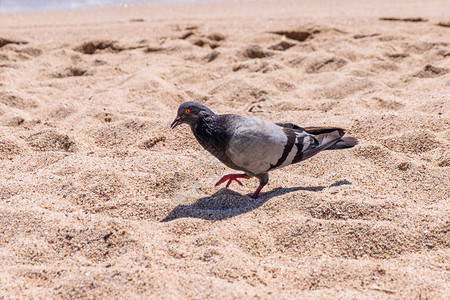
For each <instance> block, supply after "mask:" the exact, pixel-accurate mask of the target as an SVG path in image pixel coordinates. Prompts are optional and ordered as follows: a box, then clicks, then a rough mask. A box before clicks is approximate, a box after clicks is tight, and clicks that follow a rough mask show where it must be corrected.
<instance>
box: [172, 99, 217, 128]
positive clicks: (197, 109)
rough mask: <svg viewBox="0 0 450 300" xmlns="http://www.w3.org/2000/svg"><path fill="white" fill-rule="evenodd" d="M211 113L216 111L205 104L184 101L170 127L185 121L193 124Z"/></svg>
mask: <svg viewBox="0 0 450 300" xmlns="http://www.w3.org/2000/svg"><path fill="white" fill-rule="evenodd" d="M211 115H214V113H213V112H212V111H211V110H210V109H209V108H207V107H206V106H204V105H203V104H200V103H198V102H194V101H189V102H184V103H183V104H181V105H180V107H179V108H178V112H177V117H176V118H175V120H174V121H173V122H172V124H171V125H170V127H171V128H172V129H174V128H175V127H177V126H178V125H180V124H183V123H186V124H188V125H190V126H192V125H194V124H195V123H196V122H197V120H198V119H199V118H203V117H206V116H211Z"/></svg>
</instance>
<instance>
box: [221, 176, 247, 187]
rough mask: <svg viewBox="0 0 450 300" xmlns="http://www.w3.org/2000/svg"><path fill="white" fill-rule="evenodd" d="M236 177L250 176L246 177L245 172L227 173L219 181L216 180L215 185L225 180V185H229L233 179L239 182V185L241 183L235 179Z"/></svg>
mask: <svg viewBox="0 0 450 300" xmlns="http://www.w3.org/2000/svg"><path fill="white" fill-rule="evenodd" d="M238 178H244V179H249V178H250V177H248V176H247V175H245V174H228V175H225V176H223V177H222V178H221V179H220V180H219V181H217V183H216V186H218V185H219V184H222V183H224V182H225V181H227V180H228V183H227V185H226V187H229V186H230V184H231V182H232V181H233V180H234V181H236V182H237V183H239V185H242V182H240V181H239V180H237V179H238Z"/></svg>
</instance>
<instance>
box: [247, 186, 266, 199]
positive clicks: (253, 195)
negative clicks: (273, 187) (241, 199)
mask: <svg viewBox="0 0 450 300" xmlns="http://www.w3.org/2000/svg"><path fill="white" fill-rule="evenodd" d="M262 188H263V186H262V185H260V186H258V188H257V189H256V191H255V192H254V193H253V194H252V195H251V196H250V197H251V198H253V199H256V198H258V197H259V192H261V190H262Z"/></svg>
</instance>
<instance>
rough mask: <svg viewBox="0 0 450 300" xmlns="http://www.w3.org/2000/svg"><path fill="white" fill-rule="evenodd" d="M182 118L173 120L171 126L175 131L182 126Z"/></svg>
mask: <svg viewBox="0 0 450 300" xmlns="http://www.w3.org/2000/svg"><path fill="white" fill-rule="evenodd" d="M180 120H181V117H176V118H175V120H173V122H172V124H170V128H172V129H174V128H175V127H177V126H178V125H180Z"/></svg>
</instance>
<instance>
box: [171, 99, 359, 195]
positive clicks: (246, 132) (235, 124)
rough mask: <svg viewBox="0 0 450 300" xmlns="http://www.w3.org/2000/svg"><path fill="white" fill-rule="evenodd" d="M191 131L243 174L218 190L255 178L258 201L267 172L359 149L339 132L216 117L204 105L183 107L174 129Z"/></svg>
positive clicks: (230, 178)
mask: <svg viewBox="0 0 450 300" xmlns="http://www.w3.org/2000/svg"><path fill="white" fill-rule="evenodd" d="M183 123H184V124H188V125H189V126H190V127H191V130H192V133H193V134H194V136H195V138H196V139H197V141H198V142H199V143H200V145H201V146H202V147H203V148H205V149H206V150H207V151H208V152H210V153H211V154H212V155H214V156H215V157H216V158H217V159H219V160H220V161H221V162H222V163H223V164H225V165H226V166H227V167H229V168H231V169H234V170H239V171H243V173H240V174H228V175H225V176H223V177H222V178H221V179H220V180H219V181H218V182H217V183H216V186H218V185H220V184H222V183H224V182H225V181H228V182H227V184H226V187H227V188H228V187H229V186H230V184H231V183H232V182H233V181H236V182H237V183H238V184H240V185H242V183H241V181H240V180H239V179H249V178H252V177H256V178H258V179H259V186H258V188H257V189H256V191H255V192H254V193H253V194H252V195H251V197H252V198H254V199H256V198H258V196H259V193H260V192H261V190H262V188H263V187H264V186H265V185H266V184H267V183H268V181H269V175H268V173H269V172H270V171H272V170H276V169H280V168H283V167H286V166H289V165H292V164H296V163H298V162H301V161H303V160H305V159H308V158H310V157H312V156H314V155H316V154H317V153H319V152H321V151H323V150H336V149H345V148H351V147H353V146H355V145H356V144H357V143H358V141H357V139H356V138H353V137H343V136H344V133H345V130H344V129H342V128H337V127H305V128H302V127H300V126H297V125H295V124H293V123H272V122H268V121H265V120H261V119H257V118H252V117H248V116H240V115H235V114H223V115H217V114H215V113H214V112H213V111H212V110H210V109H209V108H208V107H206V106H205V105H203V104H201V103H198V102H195V101H188V102H185V103H183V104H181V105H180V107H179V108H178V112H177V117H176V118H175V120H174V121H173V122H172V124H171V126H170V127H171V128H172V129H173V128H175V127H176V126H178V125H180V124H183Z"/></svg>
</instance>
